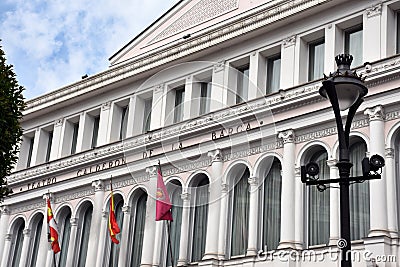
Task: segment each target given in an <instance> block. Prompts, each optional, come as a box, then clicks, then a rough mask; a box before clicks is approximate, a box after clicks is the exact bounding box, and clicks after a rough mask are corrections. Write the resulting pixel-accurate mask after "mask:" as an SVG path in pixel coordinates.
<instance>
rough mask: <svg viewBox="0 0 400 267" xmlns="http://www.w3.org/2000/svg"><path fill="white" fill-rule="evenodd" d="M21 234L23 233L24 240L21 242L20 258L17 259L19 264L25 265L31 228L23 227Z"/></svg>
mask: <svg viewBox="0 0 400 267" xmlns="http://www.w3.org/2000/svg"><path fill="white" fill-rule="evenodd" d="M22 234H23V235H24V241H23V243H22V250H21V260H20V261H19V266H27V261H28V252H29V243H30V241H31V240H30V239H31V230H30V229H24V231H23V232H22Z"/></svg>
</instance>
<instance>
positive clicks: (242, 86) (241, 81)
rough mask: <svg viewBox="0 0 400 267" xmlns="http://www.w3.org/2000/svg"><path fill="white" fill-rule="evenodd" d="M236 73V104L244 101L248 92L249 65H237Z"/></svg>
mask: <svg viewBox="0 0 400 267" xmlns="http://www.w3.org/2000/svg"><path fill="white" fill-rule="evenodd" d="M237 70H238V73H237V91H236V104H239V103H242V102H246V101H247V99H248V94H249V65H245V66H242V67H239V68H238V69H237Z"/></svg>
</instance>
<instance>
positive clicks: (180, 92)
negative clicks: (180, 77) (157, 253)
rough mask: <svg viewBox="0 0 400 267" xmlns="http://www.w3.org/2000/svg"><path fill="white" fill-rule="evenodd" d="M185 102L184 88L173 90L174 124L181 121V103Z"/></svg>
mask: <svg viewBox="0 0 400 267" xmlns="http://www.w3.org/2000/svg"><path fill="white" fill-rule="evenodd" d="M184 100H185V87H180V88H177V89H175V109H174V122H180V121H182V120H183V105H184V103H183V101H184Z"/></svg>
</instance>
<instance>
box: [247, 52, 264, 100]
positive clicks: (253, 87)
mask: <svg viewBox="0 0 400 267" xmlns="http://www.w3.org/2000/svg"><path fill="white" fill-rule="evenodd" d="M266 71H267V68H266V60H265V57H264V56H263V55H262V54H261V53H260V52H253V53H251V55H250V67H249V81H250V82H249V95H248V99H249V100H252V99H254V98H257V97H260V96H262V95H265V87H266V79H265V73H266Z"/></svg>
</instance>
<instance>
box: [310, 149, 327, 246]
mask: <svg viewBox="0 0 400 267" xmlns="http://www.w3.org/2000/svg"><path fill="white" fill-rule="evenodd" d="M327 160H328V154H327V153H326V151H320V152H316V153H314V155H313V156H312V157H311V159H310V162H315V163H317V164H318V166H319V174H318V178H319V179H320V180H325V179H329V175H330V174H329V166H328V165H327V162H326V161H327ZM329 206H330V205H329V190H325V191H323V192H319V191H318V189H317V187H316V186H308V245H311V246H312V245H321V244H327V243H328V242H329Z"/></svg>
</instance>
